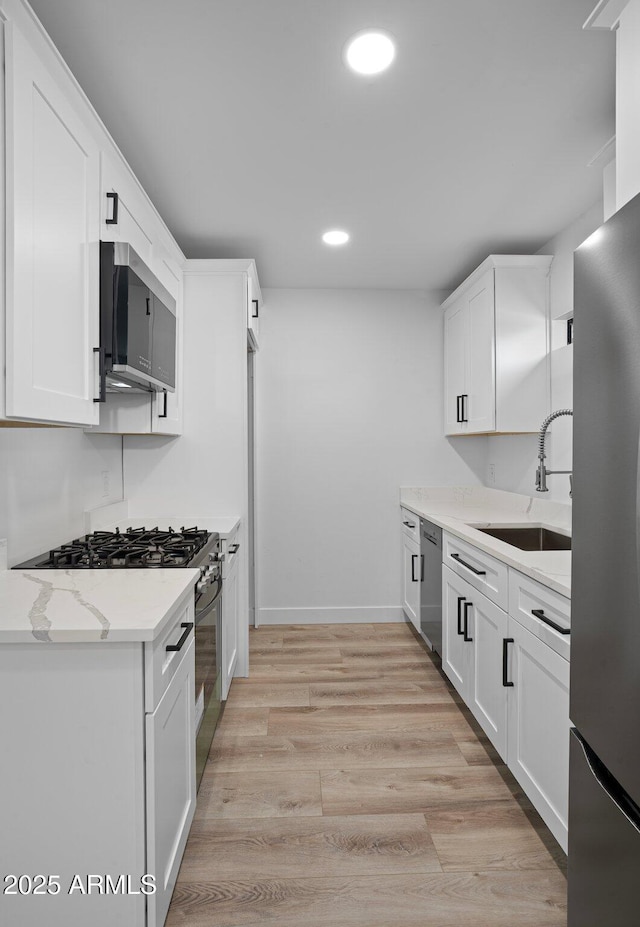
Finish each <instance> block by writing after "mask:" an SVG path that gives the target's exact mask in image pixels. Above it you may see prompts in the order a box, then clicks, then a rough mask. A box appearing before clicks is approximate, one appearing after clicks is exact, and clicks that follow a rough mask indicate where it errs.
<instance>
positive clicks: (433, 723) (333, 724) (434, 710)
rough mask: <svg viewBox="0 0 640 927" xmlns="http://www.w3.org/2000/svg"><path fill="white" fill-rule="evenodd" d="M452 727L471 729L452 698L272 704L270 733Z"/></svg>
mask: <svg viewBox="0 0 640 927" xmlns="http://www.w3.org/2000/svg"><path fill="white" fill-rule="evenodd" d="M415 730H421V731H451V732H459V733H462V734H466V733H468V732H469V731H470V730H471V727H470V725H469V722H468V721H467V719H466V718H465V715H464V714H463V712H462V711H461V710H460V709H459V708H458V707H457V705H455V704H454V703H453V702H451V703H450V704H429V705H334V706H330V707H327V708H318V707H312V708H272V709H271V711H270V713H269V729H268V733H269V734H274V735H288V734H309V733H312V732H318V731H326V732H329V733H330V732H337V731H415Z"/></svg>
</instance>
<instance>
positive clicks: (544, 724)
mask: <svg viewBox="0 0 640 927" xmlns="http://www.w3.org/2000/svg"><path fill="white" fill-rule="evenodd" d="M509 634H510V638H511V639H512V640H513V643H512V644H510V650H511V653H510V654H509V660H508V664H507V669H508V674H509V677H510V680H509V681H512V682H513V687H512V688H510V689H509V720H508V737H507V739H508V764H509V769H510V770H511V771H512V773H513V774H514V776H515V777H516V779H517V780H518V782H519V783H520V785H521V786H522V787H523V789H524V790H525V792H526V793H527V795H528V796H529V798H530V799H531V801H532V802H533V804H534V806H535V807H536V809H537V811H538V812H539V814H540V816H541V817H542V819H543V820H544V822H545V824H546V825H547V827H548V828H549V830H550V831H551V832H552V834H553V835H554V837H555V838H556V840H557V841H558V843H559V844H560V846H561V847H562V848H563V849H564V851H565V852H566V850H567V812H568V793H569V727H570V724H569V663H568V661H567V660H564V659H563V658H562V657H561V656H559V655H558V654H557V653H555V652H554V651H553V650H552V649H551V648H550V647H548V646H547V644H545V643H543V642H542V641H541V640H539V639H538V638H537V637H536V636H535V635H534V634H532V633H531V632H530V631H527V629H526V628H523V627H522V626H521V625H520V624H519V623H518V622H517V621H514V620H513V618H510V619H509Z"/></svg>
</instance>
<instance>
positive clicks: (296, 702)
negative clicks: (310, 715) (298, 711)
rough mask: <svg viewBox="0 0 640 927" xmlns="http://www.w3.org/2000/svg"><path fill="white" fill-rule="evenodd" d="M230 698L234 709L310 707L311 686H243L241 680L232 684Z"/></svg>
mask: <svg viewBox="0 0 640 927" xmlns="http://www.w3.org/2000/svg"><path fill="white" fill-rule="evenodd" d="M229 697H230V698H232V699H233V706H234V708H239V707H243V708H258V707H261V706H269V707H272V706H287V705H288V706H294V707H295V706H298V707H302V706H308V705H309V704H310V702H309V686H308V685H307V684H306V683H281V682H278V681H275V680H274V681H273V682H265V683H262V684H261V685H260V684H255V685H251V686H246V685H245V686H243V685H242V681H241V680H239V679H238V680H234V681H233V682H232V683H231V691H230V694H229Z"/></svg>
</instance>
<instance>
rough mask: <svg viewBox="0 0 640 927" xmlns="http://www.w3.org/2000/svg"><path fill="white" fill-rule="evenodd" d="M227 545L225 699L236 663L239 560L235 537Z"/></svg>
mask: <svg viewBox="0 0 640 927" xmlns="http://www.w3.org/2000/svg"><path fill="white" fill-rule="evenodd" d="M230 540H231V543H228V544H227V550H226V552H225V560H224V573H223V577H224V579H223V582H224V585H223V593H222V698H223V699H226V697H227V695H228V694H229V687H230V686H231V680H232V679H233V676H234V673H235V671H236V665H237V662H238V624H239V621H240V598H239V594H240V583H239V576H240V571H239V567H238V564H239V560H240V544H239V542H238V539H237V535H236V537H234V538H232V539H230Z"/></svg>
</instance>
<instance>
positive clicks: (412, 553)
mask: <svg viewBox="0 0 640 927" xmlns="http://www.w3.org/2000/svg"><path fill="white" fill-rule="evenodd" d="M421 569H422V559H421V555H420V545H419V544H418V542H417V541H413V540H412V539H411V538H409V537H407V536H406V535H405V534H403V536H402V607H403V609H404V613H405V615H406V616H407V618H408V619H409V621H411V623H412V624H413V626H414V627H415V628H417V629H418V630H420V572H421Z"/></svg>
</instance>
